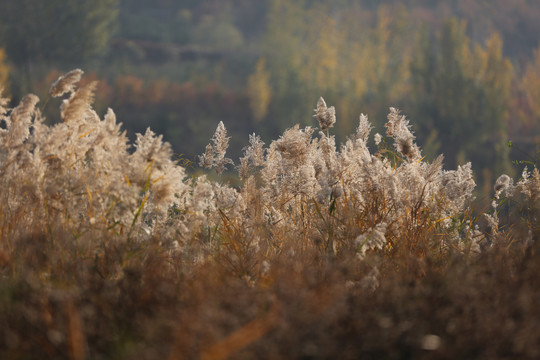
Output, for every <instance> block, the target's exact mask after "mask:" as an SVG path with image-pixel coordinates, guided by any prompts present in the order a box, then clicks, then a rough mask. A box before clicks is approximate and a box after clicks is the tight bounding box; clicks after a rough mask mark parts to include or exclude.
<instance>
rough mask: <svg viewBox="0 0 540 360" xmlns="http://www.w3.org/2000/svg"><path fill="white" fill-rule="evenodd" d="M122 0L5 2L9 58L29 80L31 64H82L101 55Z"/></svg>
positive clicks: (1, 18)
mask: <svg viewBox="0 0 540 360" xmlns="http://www.w3.org/2000/svg"><path fill="white" fill-rule="evenodd" d="M118 3H119V0H77V1H60V0H47V1H35V0H3V1H2V11H0V26H1V27H2V31H1V34H2V39H1V40H0V45H3V46H5V49H6V52H7V55H8V58H9V60H10V61H12V62H13V63H14V64H17V65H22V66H23V67H24V69H25V72H26V75H27V76H28V77H30V76H31V75H30V71H31V65H32V64H40V63H41V64H43V63H45V64H49V66H51V65H56V66H59V65H64V66H65V64H70V65H79V66H80V64H81V63H82V62H83V61H85V60H87V59H88V58H90V57H92V56H96V55H100V54H101V53H102V52H103V51H104V50H105V48H106V46H107V43H108V40H109V38H110V36H111V33H112V31H113V30H114V25H115V20H116V17H117V12H118V11H117V10H118Z"/></svg>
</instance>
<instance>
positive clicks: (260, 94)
mask: <svg viewBox="0 0 540 360" xmlns="http://www.w3.org/2000/svg"><path fill="white" fill-rule="evenodd" d="M269 80H270V73H269V72H268V71H267V70H266V59H265V58H261V59H259V61H257V65H256V66H255V72H254V73H253V74H251V75H250V77H249V78H248V84H247V91H248V96H249V105H250V107H251V111H252V112H253V117H254V118H255V120H256V121H261V120H262V119H263V118H264V117H265V116H266V114H267V113H268V105H269V104H270V99H271V97H272V88H271V87H270V83H269Z"/></svg>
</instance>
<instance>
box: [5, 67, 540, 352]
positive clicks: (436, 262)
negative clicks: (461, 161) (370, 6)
mask: <svg viewBox="0 0 540 360" xmlns="http://www.w3.org/2000/svg"><path fill="white" fill-rule="evenodd" d="M81 75H82V71H80V70H75V71H73V72H70V73H68V74H66V75H65V76H63V77H61V78H60V79H59V80H58V81H57V82H56V83H55V84H53V86H52V87H51V95H53V96H66V94H67V98H66V99H64V100H63V102H62V106H61V121H60V122H58V123H57V124H55V125H53V126H48V125H46V124H45V123H44V121H43V119H42V117H41V115H40V111H39V110H38V109H37V107H36V106H37V104H38V101H39V100H38V99H37V97H35V96H34V95H28V96H26V97H25V98H23V100H22V101H21V103H20V105H18V106H17V107H15V108H14V109H9V108H6V107H2V108H0V110H1V111H0V113H1V116H2V122H3V125H4V126H3V127H2V129H1V131H0V166H1V169H2V172H1V173H0V182H1V184H2V189H3V190H2V192H1V195H0V196H1V197H2V199H1V200H2V201H1V202H0V204H1V205H0V225H1V226H0V227H1V233H0V267H1V270H0V271H1V276H2V279H3V281H2V282H1V283H0V309H1V310H0V321H1V322H2V324H3V326H2V327H1V329H0V357H2V358H69V359H75V358H76V359H83V358H103V359H108V358H114V359H116V358H123V359H130V358H137V359H158V358H160V359H161V358H171V359H176V358H204V359H225V358H272V359H281V358H336V357H339V358H388V359H393V358H441V359H452V358H465V359H466V358H490V359H497V358H501V359H502V358H509V357H510V358H512V357H519V358H531V359H533V358H537V357H538V356H539V353H540V346H539V345H538V343H539V342H538V340H539V337H540V331H539V330H538V329H537V326H536V324H537V323H538V320H539V311H538V310H537V307H536V306H535V299H537V298H538V295H539V294H538V292H539V291H540V287H539V286H538V285H539V284H537V282H538V280H537V279H536V276H535V274H536V273H537V271H538V270H539V269H538V266H539V265H537V264H539V263H540V262H539V261H538V259H537V257H538V252H537V241H536V240H537V238H538V228H537V225H536V223H537V221H536V220H537V210H536V209H538V206H537V205H538V196H537V195H538V189H539V187H538V171H537V170H535V171H533V172H532V174H529V173H528V172H527V171H525V172H524V173H523V176H522V179H521V180H519V181H518V182H517V183H516V184H514V182H513V180H512V179H510V178H508V177H507V176H506V175H503V176H501V177H500V178H499V180H498V181H497V183H496V184H495V195H494V203H493V208H494V210H493V211H491V212H490V213H489V214H486V215H485V216H484V218H485V219H486V220H487V221H486V224H487V225H485V226H482V223H481V221H480V220H478V219H479V216H478V215H472V214H473V211H472V209H471V204H472V201H473V200H474V198H473V190H474V187H475V183H474V180H473V174H472V171H471V166H470V164H465V165H463V166H460V167H458V169H456V170H445V169H444V168H443V158H442V156H441V157H439V158H437V159H436V160H435V161H433V162H431V163H429V162H426V161H424V159H423V157H422V155H421V150H420V149H419V147H418V146H417V145H416V143H415V142H414V140H415V138H414V135H413V133H412V132H411V130H410V125H409V122H408V120H407V119H406V118H405V117H404V116H403V115H401V114H400V113H399V111H398V110H396V109H393V108H391V109H390V114H389V115H388V122H387V124H386V136H385V137H384V138H383V136H382V135H380V134H376V135H375V139H376V143H377V151H375V152H373V153H372V152H371V151H370V150H369V148H368V140H369V135H370V132H371V125H370V123H369V121H368V119H367V117H366V116H364V115H362V116H361V117H360V120H359V125H358V128H357V131H356V133H355V134H353V135H352V136H351V137H350V138H349V139H348V140H347V141H346V142H345V144H343V145H341V146H340V147H339V149H338V147H337V145H336V143H335V138H334V136H331V135H330V134H329V128H331V127H332V126H333V125H334V123H335V122H336V116H335V110H334V108H333V107H327V106H326V103H325V102H324V100H322V99H320V100H319V102H318V104H317V109H316V110H315V117H316V119H317V120H318V121H319V125H320V129H319V131H317V129H315V128H313V127H306V128H304V129H301V128H300V127H299V126H294V127H292V128H290V129H288V130H286V131H285V132H284V134H283V135H282V136H281V137H280V138H279V139H277V140H275V141H273V142H271V143H270V145H269V146H268V147H265V146H264V143H263V142H262V141H261V140H260V138H259V137H258V136H256V135H255V134H254V135H252V136H250V139H249V145H248V146H247V147H246V148H245V150H244V156H243V157H242V158H241V159H240V161H239V165H238V166H236V170H237V171H238V179H239V181H238V184H239V185H237V186H232V185H230V184H227V183H224V182H220V181H216V180H209V178H207V177H206V176H200V177H198V178H191V177H188V176H187V175H186V171H185V169H184V168H183V167H182V166H181V165H180V164H178V163H176V162H174V161H172V160H171V156H172V153H171V148H170V145H169V144H167V143H163V142H162V139H161V136H157V135H156V134H154V133H153V132H152V131H151V130H147V131H146V133H145V134H144V135H143V134H139V135H138V136H137V139H136V141H135V144H134V147H133V148H131V147H130V145H129V143H128V141H127V138H126V136H125V133H124V132H122V131H121V126H120V125H119V124H117V122H116V119H115V116H114V112H113V111H112V110H109V111H108V112H107V114H106V115H105V117H104V119H103V120H101V119H100V118H99V116H98V115H97V114H96V112H95V111H94V110H93V109H92V107H91V101H92V98H93V89H94V88H93V86H94V85H92V84H89V85H87V86H85V87H82V88H77V87H76V85H75V84H76V83H77V82H78V81H79V80H80V77H81ZM0 104H4V105H2V106H6V104H7V102H6V101H0ZM227 146H228V137H227V132H226V129H225V126H224V124H222V123H220V124H219V125H218V128H217V130H216V134H215V135H214V137H213V139H212V144H211V145H208V147H207V148H206V152H205V153H204V155H202V156H201V157H200V163H201V165H202V166H205V167H208V168H212V167H214V168H216V170H217V171H218V172H219V173H221V172H223V171H224V170H226V167H227V166H232V165H234V163H233V161H232V160H231V159H228V158H226V157H225V154H226V150H227ZM502 194H504V195H505V198H504V201H502V200H501V195H502ZM505 204H506V205H505ZM509 204H512V206H510V205H509ZM516 204H521V206H517V205H516ZM504 206H506V208H505V209H506V210H507V216H506V217H503V216H501V213H500V209H501V208H503V207H504ZM514 209H515V210H516V211H514ZM482 229H485V230H482Z"/></svg>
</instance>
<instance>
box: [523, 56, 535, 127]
mask: <svg viewBox="0 0 540 360" xmlns="http://www.w3.org/2000/svg"><path fill="white" fill-rule="evenodd" d="M521 83H522V86H523V91H524V92H525V94H526V96H527V102H528V103H529V106H530V107H531V110H532V111H533V113H534V116H535V117H536V118H537V119H540V47H539V48H538V49H537V50H536V51H535V52H534V60H533V61H532V62H531V63H529V64H528V65H527V69H526V70H525V74H524V75H523V78H522V80H521Z"/></svg>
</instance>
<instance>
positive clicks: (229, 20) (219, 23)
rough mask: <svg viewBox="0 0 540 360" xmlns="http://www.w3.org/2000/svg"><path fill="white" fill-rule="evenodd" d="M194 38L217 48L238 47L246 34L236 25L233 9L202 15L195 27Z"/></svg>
mask: <svg viewBox="0 0 540 360" xmlns="http://www.w3.org/2000/svg"><path fill="white" fill-rule="evenodd" d="M192 40H193V42H194V43H196V44H197V45H203V46H207V47H211V48H217V49H226V50H232V49H238V48H240V47H241V46H242V45H243V44H244V36H243V35H242V33H241V32H240V30H238V28H237V27H236V26H235V25H234V22H233V16H232V11H230V10H229V11H227V10H224V11H223V12H222V13H218V14H212V15H210V14H207V15H204V16H202V18H201V19H200V21H199V23H198V24H197V25H195V27H194V29H193V37H192Z"/></svg>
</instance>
